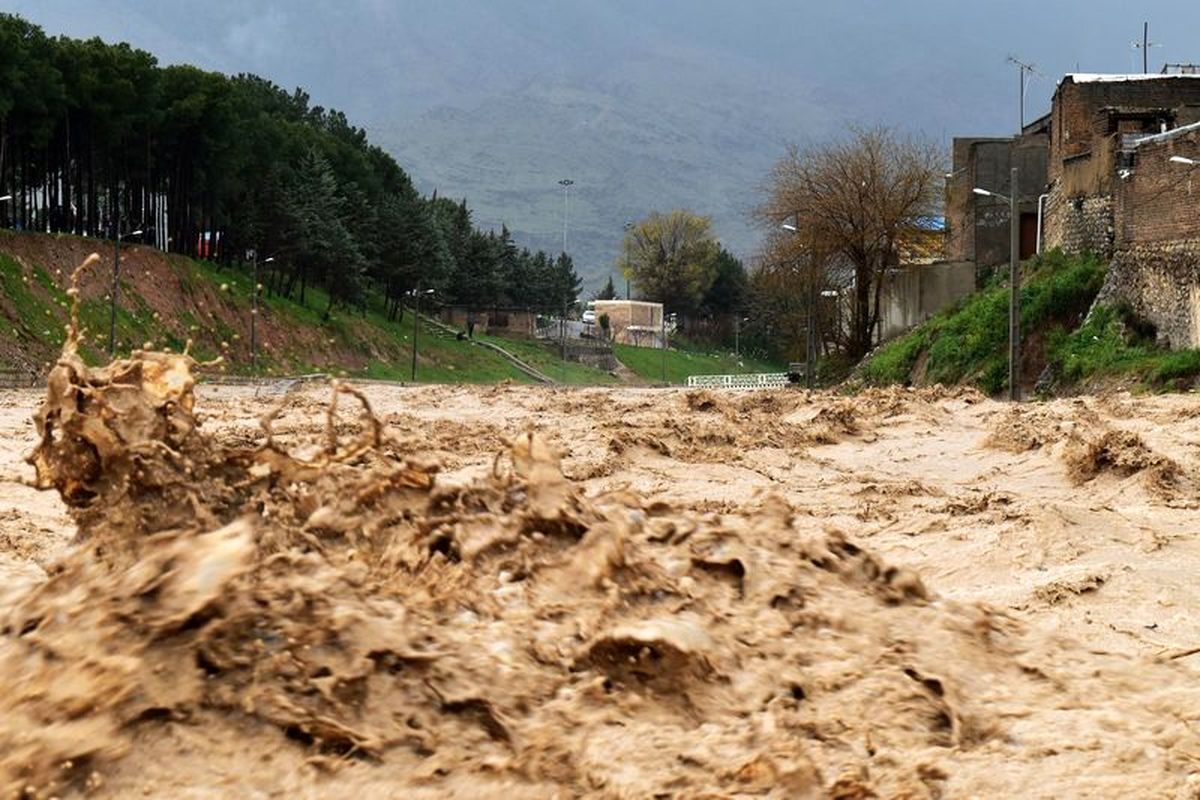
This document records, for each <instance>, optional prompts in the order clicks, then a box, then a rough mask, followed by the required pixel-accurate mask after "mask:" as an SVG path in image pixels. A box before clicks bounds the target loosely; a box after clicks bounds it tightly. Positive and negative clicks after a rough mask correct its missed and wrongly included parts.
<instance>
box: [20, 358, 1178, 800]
mask: <svg viewBox="0 0 1200 800" xmlns="http://www.w3.org/2000/svg"><path fill="white" fill-rule="evenodd" d="M194 372H195V367H194V365H192V364H191V363H190V360H188V359H186V358H185V357H182V356H178V355H169V354H144V355H141V356H139V357H137V358H135V359H134V360H132V361H126V362H117V363H116V364H114V365H112V366H110V367H107V368H105V369H102V370H95V369H89V368H87V367H85V366H83V364H82V363H81V362H79V361H78V360H77V359H75V358H74V357H73V356H72V355H71V354H70V353H69V352H68V353H67V354H65V355H64V358H63V360H62V361H61V362H60V364H59V367H58V368H57V369H56V370H55V372H54V374H53V375H52V376H51V382H50V386H49V387H48V389H47V390H44V391H37V392H32V391H10V392H5V393H3V394H0V434H2V435H0V469H2V470H3V473H4V477H5V478H6V479H7V482H5V483H4V484H3V486H2V488H0V686H2V687H3V688H2V689H0V792H3V796H5V797H9V796H12V797H17V796H28V797H43V798H48V797H52V796H58V797H69V796H88V797H101V798H103V797H130V796H134V797H140V796H156V797H289V798H291V797H339V798H341V797H412V798H440V797H460V798H473V797H506V798H573V797H600V798H649V797H658V798H724V797H777V798H806V797H812V798H824V797H837V798H872V797H880V798H884V797H907V798H960V797H961V798H968V797H1022V798H1052V797H1053V798H1061V797H1112V798H1118V797H1200V774H1198V773H1200V736H1198V734H1200V673H1198V672H1197V671H1196V662H1200V655H1193V654H1192V653H1193V650H1194V649H1195V648H1200V614H1197V613H1196V609H1197V607H1198V603H1197V601H1198V600H1200V581H1198V580H1197V579H1196V576H1197V572H1198V568H1200V544H1198V540H1197V533H1198V532H1200V516H1198V514H1197V507H1198V504H1200V503H1198V500H1200V494H1198V492H1197V476H1198V475H1200V447H1198V445H1200V400H1198V399H1197V397H1195V396H1192V395H1180V396H1164V397H1150V398H1133V397H1129V396H1113V397H1105V398H1084V399H1078V400H1059V401H1054V402H1050V403H1044V404H1028V405H1023V406H1020V407H1012V406H1009V405H1006V404H1002V403H997V402H993V401H990V400H988V399H985V398H983V397H981V396H979V395H978V394H975V393H973V392H970V391H958V390H954V391H951V390H940V389H933V390H888V391H876V392H868V393H866V394H863V395H859V396H854V397H841V396H838V395H835V394H809V393H806V392H804V391H802V390H796V391H779V392H746V393H715V392H689V391H684V390H639V389H575V390H567V389H556V388H529V387H487V388H466V387H432V386H430V387H419V388H397V387H385V386H363V387H359V388H354V387H352V386H351V387H330V386H317V385H308V386H304V387H300V388H299V389H297V390H294V391H291V392H290V393H287V394H277V393H273V392H272V391H263V390H258V391H256V390H255V389H253V388H240V387H207V386H203V385H202V386H199V387H194V386H193V373H194ZM35 414H36V415H37V417H38V422H37V423H36V424H35V423H34V422H33V418H34V416H35ZM30 453H32V454H33V457H32V459H31V461H32V464H28V463H26V462H25V460H24V458H25V456H26V455H28V454H30ZM35 467H36V470H35ZM20 481H24V482H25V483H21V482H20ZM31 484H38V485H40V486H41V489H40V490H39V489H36V488H33V486H32V485H31Z"/></svg>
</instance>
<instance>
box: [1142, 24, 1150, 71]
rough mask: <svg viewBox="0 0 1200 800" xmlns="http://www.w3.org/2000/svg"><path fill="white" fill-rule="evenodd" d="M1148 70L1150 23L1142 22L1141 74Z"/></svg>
mask: <svg viewBox="0 0 1200 800" xmlns="http://www.w3.org/2000/svg"><path fill="white" fill-rule="evenodd" d="M1149 71H1150V23H1149V22H1143V23H1142V74H1143V75H1145V74H1146V73H1147V72H1149Z"/></svg>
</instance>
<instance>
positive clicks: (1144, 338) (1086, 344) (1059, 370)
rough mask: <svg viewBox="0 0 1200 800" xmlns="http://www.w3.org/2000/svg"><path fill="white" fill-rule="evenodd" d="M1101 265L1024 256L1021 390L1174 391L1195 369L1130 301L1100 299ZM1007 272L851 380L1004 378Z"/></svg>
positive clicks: (1195, 356) (1002, 383) (975, 382)
mask: <svg viewBox="0 0 1200 800" xmlns="http://www.w3.org/2000/svg"><path fill="white" fill-rule="evenodd" d="M1106 270H1107V265H1105V264H1104V263H1102V262H1100V261H1098V260H1096V259H1095V258H1093V257H1091V256H1084V257H1078V258H1071V257H1067V256H1064V255H1063V254H1062V253H1061V252H1058V251H1053V252H1051V253H1048V254H1046V255H1045V256H1041V257H1039V258H1037V259H1034V260H1032V261H1029V262H1027V263H1025V264H1024V265H1023V267H1022V279H1021V281H1022V283H1021V330H1022V332H1023V333H1022V335H1023V342H1022V350H1023V356H1022V368H1021V375H1020V378H1021V386H1022V391H1023V392H1024V393H1026V394H1029V393H1032V392H1036V393H1039V394H1062V395H1065V394H1075V393H1079V392H1085V391H1099V390H1103V389H1105V388H1109V387H1119V388H1134V389H1139V390H1147V391H1160V390H1180V389H1187V388H1191V387H1192V386H1195V385H1196V383H1197V378H1198V377H1200V351H1198V350H1182V351H1169V350H1164V349H1162V348H1159V347H1157V346H1156V345H1155V343H1154V340H1155V332H1154V330H1153V329H1152V327H1150V326H1148V325H1147V324H1146V323H1144V322H1143V321H1141V320H1138V319H1136V318H1134V317H1133V315H1132V314H1130V312H1129V311H1128V309H1124V308H1118V307H1111V306H1107V305H1098V304H1096V302H1095V301H1096V298H1097V296H1098V294H1099V292H1100V289H1101V287H1102V286H1103V283H1104V276H1105V272H1106ZM1009 294H1010V293H1009V288H1008V281H1007V275H1005V274H998V275H997V277H996V279H994V280H993V281H992V282H991V283H990V284H989V285H988V286H986V287H984V288H983V289H982V290H981V291H979V292H976V293H975V294H973V295H971V296H970V297H968V298H966V299H965V300H964V301H963V302H962V303H960V304H959V305H958V306H956V307H955V308H952V309H950V310H948V311H945V312H943V313H942V314H939V315H938V316H936V317H934V318H932V319H930V320H929V321H928V322H926V323H924V324H923V325H919V326H917V327H916V328H914V329H913V330H911V331H909V332H908V333H907V334H905V335H904V336H901V337H899V338H897V339H894V340H892V341H891V342H888V343H886V344H884V345H883V346H881V347H880V348H878V349H877V350H876V351H875V352H874V353H872V354H871V355H870V356H868V358H867V359H866V360H865V361H863V363H862V364H860V365H859V366H858V368H857V369H856V370H855V374H854V377H853V378H852V379H851V383H852V384H854V383H862V384H867V385H873V386H887V385H892V384H903V385H914V386H927V385H933V384H943V385H968V386H975V387H977V388H979V389H981V390H983V391H985V392H987V393H988V394H992V395H996V394H999V393H1000V392H1002V391H1004V390H1005V389H1007V386H1008V306H1009Z"/></svg>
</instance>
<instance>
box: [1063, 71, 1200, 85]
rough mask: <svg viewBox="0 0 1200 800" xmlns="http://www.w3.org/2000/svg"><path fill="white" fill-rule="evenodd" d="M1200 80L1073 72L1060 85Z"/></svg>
mask: <svg viewBox="0 0 1200 800" xmlns="http://www.w3.org/2000/svg"><path fill="white" fill-rule="evenodd" d="M1196 79H1200V75H1196V74H1191V73H1170V74H1167V75H1163V74H1161V73H1146V74H1142V73H1140V72H1139V73H1137V74H1135V75H1119V74H1104V73H1090V72H1071V73H1068V74H1066V75H1064V76H1063V77H1062V80H1060V81H1059V82H1058V83H1059V85H1060V86H1061V85H1062V84H1064V83H1068V82H1070V83H1132V82H1133V81H1174V80H1196Z"/></svg>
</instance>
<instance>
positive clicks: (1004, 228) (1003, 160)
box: [946, 115, 1050, 273]
mask: <svg viewBox="0 0 1200 800" xmlns="http://www.w3.org/2000/svg"><path fill="white" fill-rule="evenodd" d="M1049 144H1050V116H1049V115H1046V116H1044V117H1042V118H1041V119H1038V120H1035V121H1033V122H1031V123H1030V124H1028V125H1026V126H1025V128H1024V129H1023V130H1022V131H1021V134H1020V135H1019V136H1008V137H958V138H955V140H954V145H953V148H954V149H953V168H952V169H953V171H952V172H951V173H950V174H949V175H947V176H946V228H947V244H946V250H947V253H946V257H947V258H949V260H950V261H970V262H973V263H974V264H975V265H976V270H977V272H980V273H983V272H986V270H987V269H988V268H990V267H994V266H997V265H1000V264H1007V263H1008V258H1009V241H1010V240H1009V233H1010V224H1009V219H1008V216H1009V207H1008V204H1007V203H1006V202H1004V201H1003V200H998V199H996V198H994V197H983V196H981V195H977V194H975V193H974V191H973V190H974V189H975V187H980V188H982V189H987V190H988V191H992V192H996V193H998V194H1002V195H1009V193H1010V192H1011V191H1012V187H1011V186H1009V183H1010V181H1011V178H1012V174H1011V169H1012V168H1013V167H1016V168H1017V183H1018V187H1017V201H1018V208H1019V213H1020V215H1021V218H1020V226H1021V230H1020V257H1021V258H1029V257H1030V256H1032V255H1033V254H1034V253H1035V252H1036V248H1037V204H1038V197H1039V196H1040V195H1041V194H1042V193H1043V192H1044V191H1045V188H1046V178H1047V175H1046V159H1047V155H1048V153H1049Z"/></svg>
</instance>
